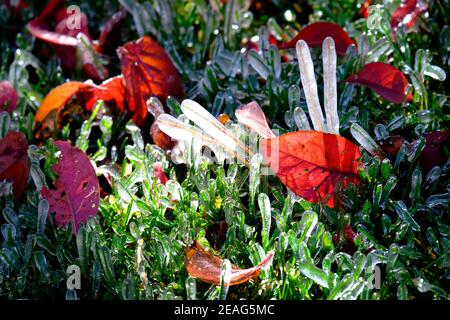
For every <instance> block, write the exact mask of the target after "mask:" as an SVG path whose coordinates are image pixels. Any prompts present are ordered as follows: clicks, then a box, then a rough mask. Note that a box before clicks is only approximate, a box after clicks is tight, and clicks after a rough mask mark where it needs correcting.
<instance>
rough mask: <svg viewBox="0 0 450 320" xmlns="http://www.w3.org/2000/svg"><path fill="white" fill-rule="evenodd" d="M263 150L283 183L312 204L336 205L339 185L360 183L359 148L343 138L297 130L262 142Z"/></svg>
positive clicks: (318, 132)
mask: <svg viewBox="0 0 450 320" xmlns="http://www.w3.org/2000/svg"><path fill="white" fill-rule="evenodd" d="M260 150H261V152H262V153H263V155H264V157H265V159H266V161H267V163H268V164H269V165H270V167H271V168H272V170H273V171H274V172H275V174H276V175H277V176H278V178H280V180H281V181H282V182H283V183H284V184H285V185H286V186H287V187H288V188H289V189H291V190H292V191H293V192H294V193H295V194H297V195H299V196H300V197H302V198H304V199H306V200H308V201H310V202H312V203H318V202H324V201H326V203H327V204H328V206H329V207H330V208H333V207H334V205H335V195H336V190H335V189H336V186H337V185H338V184H341V185H342V187H343V188H345V187H347V185H348V184H349V183H354V184H358V183H359V174H358V169H357V166H358V163H359V162H358V158H360V157H361V152H360V151H359V148H358V146H357V145H355V144H353V143H352V142H350V141H349V140H347V139H345V138H344V137H341V136H339V135H335V134H330V133H324V132H320V131H296V132H291V133H286V134H283V135H281V136H279V137H276V138H272V139H267V140H261V142H260Z"/></svg>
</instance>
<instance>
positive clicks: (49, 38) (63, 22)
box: [27, 0, 108, 80]
mask: <svg viewBox="0 0 450 320" xmlns="http://www.w3.org/2000/svg"><path fill="white" fill-rule="evenodd" d="M64 3H65V1H64V0H51V1H50V2H49V3H48V4H47V6H46V7H45V9H44V10H43V11H42V13H41V14H40V15H39V16H38V17H37V18H35V19H33V20H32V21H31V22H30V23H28V25H27V29H28V31H30V33H31V34H32V35H33V36H35V37H36V38H38V39H40V40H42V41H45V42H48V43H50V44H52V45H53V47H54V49H55V51H56V53H57V54H58V56H59V57H60V59H61V64H62V66H63V67H65V68H68V69H70V70H73V69H75V68H76V67H77V66H78V64H80V65H81V67H82V69H83V71H84V73H85V74H86V75H87V76H89V77H91V78H92V79H94V80H103V79H105V78H106V77H107V76H108V71H107V70H106V69H105V68H104V67H103V65H102V64H101V62H100V59H99V58H98V57H97V53H96V52H95V50H94V48H93V45H92V43H91V41H92V37H91V36H90V34H89V29H88V20H87V16H86V15H85V14H84V13H83V12H79V16H78V17H74V15H78V12H77V11H71V10H68V9H66V8H63V5H64ZM53 21H54V22H55V28H54V30H51V29H50V27H49V25H50V23H51V22H53ZM75 23H76V24H75ZM72 25H73V27H71V26H72Z"/></svg>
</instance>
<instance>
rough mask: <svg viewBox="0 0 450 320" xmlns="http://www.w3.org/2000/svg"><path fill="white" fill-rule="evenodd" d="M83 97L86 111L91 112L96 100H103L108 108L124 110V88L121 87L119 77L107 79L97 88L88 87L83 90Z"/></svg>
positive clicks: (121, 80)
mask: <svg viewBox="0 0 450 320" xmlns="http://www.w3.org/2000/svg"><path fill="white" fill-rule="evenodd" d="M83 96H84V98H85V99H86V103H85V108H86V110H89V111H91V110H92V108H93V107H94V104H95V103H96V102H97V101H98V100H103V101H104V102H105V103H106V104H107V105H108V106H110V107H115V108H116V109H117V110H119V111H123V110H124V108H125V107H124V100H125V87H124V85H123V77H122V76H121V75H120V76H117V77H114V78H109V79H108V80H105V81H104V82H103V83H102V84H101V85H99V86H92V87H88V88H86V89H85V90H83Z"/></svg>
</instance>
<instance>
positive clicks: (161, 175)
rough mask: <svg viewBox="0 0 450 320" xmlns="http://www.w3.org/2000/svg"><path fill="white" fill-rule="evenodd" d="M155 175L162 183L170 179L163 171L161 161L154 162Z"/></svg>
mask: <svg viewBox="0 0 450 320" xmlns="http://www.w3.org/2000/svg"><path fill="white" fill-rule="evenodd" d="M153 175H154V176H155V178H156V181H157V182H158V183H161V184H164V185H165V184H166V182H167V181H168V180H169V179H167V176H166V174H165V173H164V171H163V168H162V165H161V162H155V163H154V164H153Z"/></svg>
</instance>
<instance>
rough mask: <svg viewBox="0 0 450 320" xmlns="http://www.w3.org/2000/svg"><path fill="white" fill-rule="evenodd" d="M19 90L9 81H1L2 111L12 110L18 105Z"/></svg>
mask: <svg viewBox="0 0 450 320" xmlns="http://www.w3.org/2000/svg"><path fill="white" fill-rule="evenodd" d="M17 98H18V97H17V91H16V89H14V87H13V86H12V85H11V83H10V82H9V81H0V111H3V110H6V111H7V112H12V111H13V110H14V109H15V108H16V106H17Z"/></svg>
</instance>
